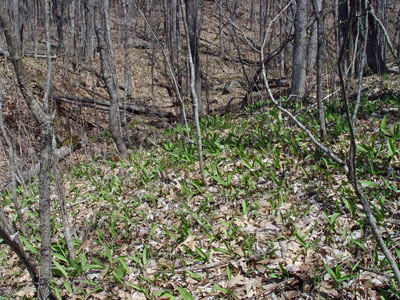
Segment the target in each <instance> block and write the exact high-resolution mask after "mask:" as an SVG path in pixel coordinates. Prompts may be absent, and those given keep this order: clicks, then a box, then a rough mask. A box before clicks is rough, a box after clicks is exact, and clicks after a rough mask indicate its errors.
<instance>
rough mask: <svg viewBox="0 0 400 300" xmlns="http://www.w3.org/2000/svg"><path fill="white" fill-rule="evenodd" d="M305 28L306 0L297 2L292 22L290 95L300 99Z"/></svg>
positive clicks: (303, 76) (303, 89) (303, 71)
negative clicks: (292, 46)
mask: <svg viewBox="0 0 400 300" xmlns="http://www.w3.org/2000/svg"><path fill="white" fill-rule="evenodd" d="M306 26H307V0H297V11H296V16H295V20H294V48H293V67H292V86H291V90H290V93H291V94H292V95H295V96H296V97H299V98H302V97H304V95H305V93H306V46H307V41H306V33H307V32H306Z"/></svg>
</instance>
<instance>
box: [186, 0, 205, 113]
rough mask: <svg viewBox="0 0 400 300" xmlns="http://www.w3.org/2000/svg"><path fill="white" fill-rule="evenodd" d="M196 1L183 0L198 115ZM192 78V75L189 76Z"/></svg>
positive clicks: (198, 72)
mask: <svg viewBox="0 0 400 300" xmlns="http://www.w3.org/2000/svg"><path fill="white" fill-rule="evenodd" d="M197 1H198V0H185V6H186V17H187V25H188V35H189V43H190V45H189V46H190V47H188V48H190V52H191V56H192V60H193V65H194V78H192V79H191V81H192V80H193V81H194V86H195V89H196V94H197V101H198V103H197V104H198V110H199V114H200V115H203V114H204V108H203V101H202V99H201V72H200V56H199V41H200V36H199V35H200V34H199V32H198V22H197V9H198V2H197ZM191 76H192V75H191Z"/></svg>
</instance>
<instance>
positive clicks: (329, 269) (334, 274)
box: [325, 264, 338, 282]
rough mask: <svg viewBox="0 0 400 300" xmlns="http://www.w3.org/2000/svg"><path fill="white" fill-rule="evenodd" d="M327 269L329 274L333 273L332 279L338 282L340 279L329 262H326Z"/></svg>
mask: <svg viewBox="0 0 400 300" xmlns="http://www.w3.org/2000/svg"><path fill="white" fill-rule="evenodd" d="M325 270H326V271H327V272H328V274H329V275H331V277H332V279H333V280H334V281H335V282H338V279H337V277H336V273H335V272H334V271H333V270H332V269H331V267H330V266H329V265H327V264H325Z"/></svg>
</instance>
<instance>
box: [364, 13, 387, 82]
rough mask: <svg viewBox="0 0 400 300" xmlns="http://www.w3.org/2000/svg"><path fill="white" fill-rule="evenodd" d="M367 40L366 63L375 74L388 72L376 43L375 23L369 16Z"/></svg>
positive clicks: (369, 15)
mask: <svg viewBox="0 0 400 300" xmlns="http://www.w3.org/2000/svg"><path fill="white" fill-rule="evenodd" d="M368 28H369V30H368V40H367V63H368V66H369V67H370V68H371V70H372V71H373V72H374V73H375V74H383V73H387V72H388V68H387V67H386V63H385V62H384V60H383V58H382V55H381V49H380V48H381V45H379V43H378V30H377V28H376V22H375V19H374V17H373V16H372V15H371V14H368Z"/></svg>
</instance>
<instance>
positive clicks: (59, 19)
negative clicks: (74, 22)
mask: <svg viewBox="0 0 400 300" xmlns="http://www.w3.org/2000/svg"><path fill="white" fill-rule="evenodd" d="M53 6H54V10H55V19H56V25H57V38H58V45H57V52H58V53H59V52H61V51H62V49H63V44H64V32H63V22H64V20H63V19H64V1H59V0H53Z"/></svg>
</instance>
